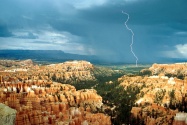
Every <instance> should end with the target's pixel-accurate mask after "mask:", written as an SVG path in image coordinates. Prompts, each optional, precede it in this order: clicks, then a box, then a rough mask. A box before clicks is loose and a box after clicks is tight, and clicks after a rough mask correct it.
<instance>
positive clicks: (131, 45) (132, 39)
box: [122, 11, 138, 67]
mask: <svg viewBox="0 0 187 125" xmlns="http://www.w3.org/2000/svg"><path fill="white" fill-rule="evenodd" d="M122 13H123V14H125V15H127V20H126V21H125V23H124V24H125V26H126V28H127V29H128V30H129V31H130V32H131V33H132V41H131V44H130V48H131V53H132V54H133V56H134V57H135V58H136V67H137V66H138V57H137V56H136V54H135V53H134V51H133V48H132V45H133V43H134V32H133V31H132V29H130V28H129V27H128V26H127V22H128V21H129V14H128V13H126V12H124V11H122Z"/></svg>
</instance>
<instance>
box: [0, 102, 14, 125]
mask: <svg viewBox="0 0 187 125" xmlns="http://www.w3.org/2000/svg"><path fill="white" fill-rule="evenodd" d="M16 112H17V111H16V110H15V109H12V108H10V107H8V106H6V105H5V104H2V103H0V125H14V124H15V120H16Z"/></svg>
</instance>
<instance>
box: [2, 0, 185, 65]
mask: <svg viewBox="0 0 187 125" xmlns="http://www.w3.org/2000/svg"><path fill="white" fill-rule="evenodd" d="M186 5H187V1H186V0H178V1H176V0H164V1H163V0H95V1H92V0H77V1H74V0H69V1H61V0H55V1H51V0H40V1H38V0H32V1H25V0H14V1H12V0H3V4H0V19H3V21H4V22H5V23H4V24H1V23H0V36H1V37H11V36H12V34H14V37H13V38H11V39H14V38H15V39H14V40H13V41H15V42H16V41H17V43H19V42H18V40H21V41H23V39H25V42H27V43H33V45H35V46H37V44H40V45H42V44H43V46H44V48H45V47H46V48H47V47H49V46H46V45H52V44H54V45H57V44H58V45H62V46H63V45H64V44H65V43H66V45H68V44H69V43H70V44H71V45H73V47H70V48H63V49H65V50H68V51H69V50H70V49H71V52H72V51H73V49H72V48H78V49H77V50H76V52H77V51H81V53H86V54H87V53H89V52H88V51H90V53H91V54H96V55H99V56H100V57H101V58H105V59H106V60H109V61H118V62H119V61H121V62H122V61H125V62H133V61H135V58H134V57H133V55H132V53H131V51H130V44H131V42H132V41H131V35H132V34H131V33H130V32H129V31H128V30H127V29H126V27H125V25H124V22H125V21H126V20H127V15H125V14H122V11H125V12H127V13H129V15H130V19H129V21H128V22H127V24H128V26H129V27H130V28H131V29H132V30H133V31H134V34H135V35H134V44H133V50H134V52H135V53H136V55H137V56H138V57H139V60H140V62H141V61H142V62H143V61H155V60H156V58H158V57H160V56H164V54H162V55H160V53H161V52H164V51H166V50H167V51H168V52H169V51H172V50H173V49H175V48H176V47H177V51H178V50H180V49H179V48H180V47H181V48H185V47H186V46H185V42H186V40H187V37H186V32H187V16H186V12H187V8H186ZM5 24H7V25H5ZM67 33H68V34H67ZM59 34H61V35H60V37H59ZM8 40H9V39H7V41H8ZM32 40H33V41H32ZM2 41H3V43H4V44H6V39H2ZM43 41H44V42H43ZM22 43H23V42H22ZM72 43H73V44H72ZM10 44H11V43H10V42H9V45H10ZM77 44H78V45H79V47H76V46H77ZM178 44H180V45H179V46H177V45H178ZM17 45H18V46H19V44H17ZM26 45H27V44H26ZM28 45H30V44H28ZM3 46H6V45H3ZM35 46H33V48H34V47H35ZM24 47H26V46H24ZM28 48H29V47H28ZM58 49H59V48H58ZM183 50H184V49H183ZM172 53H173V52H172ZM168 55H169V54H167V56H168ZM111 57H112V59H111Z"/></svg>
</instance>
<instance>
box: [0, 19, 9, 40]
mask: <svg viewBox="0 0 187 125" xmlns="http://www.w3.org/2000/svg"><path fill="white" fill-rule="evenodd" d="M10 36H12V33H11V32H10V31H9V29H8V27H7V25H6V24H5V23H3V22H1V21H0V37H10Z"/></svg>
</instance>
